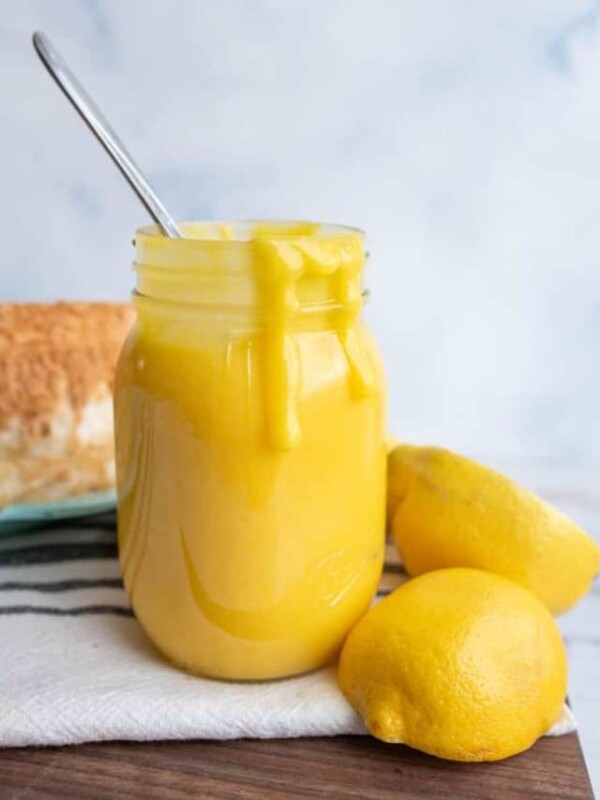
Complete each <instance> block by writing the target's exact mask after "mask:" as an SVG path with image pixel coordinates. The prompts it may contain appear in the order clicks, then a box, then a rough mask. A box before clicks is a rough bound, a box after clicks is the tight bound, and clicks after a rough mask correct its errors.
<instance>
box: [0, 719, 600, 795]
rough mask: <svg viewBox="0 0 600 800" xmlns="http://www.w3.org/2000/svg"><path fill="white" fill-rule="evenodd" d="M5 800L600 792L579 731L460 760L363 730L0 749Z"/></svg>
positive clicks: (0, 781) (0, 783)
mask: <svg viewBox="0 0 600 800" xmlns="http://www.w3.org/2000/svg"><path fill="white" fill-rule="evenodd" d="M0 797H1V798H2V800H42V798H49V799H50V800H52V799H55V800H58V799H59V798H60V800H69V799H71V800H72V799H73V798H76V799H77V800H79V799H80V798H81V799H82V800H117V799H118V798H127V800H137V799H138V798H140V800H142V799H143V800H146V799H147V798H160V799H161V800H184V798H185V800H189V798H194V800H197V799H198V798H221V799H222V800H254V799H255V798H256V800H258V799H259V798H260V800H267V798H274V799H275V800H277V799H278V798H281V800H283V798H286V800H294V799H295V798H321V799H323V798H324V799H327V800H328V798H335V799H336V800H337V798H340V799H341V800H343V799H344V798H354V799H357V798H361V800H363V799H365V798H373V800H384V798H386V799H387V798H394V799H395V800H398V799H399V798H400V799H402V800H404V798H409V799H412V798H415V799H416V798H419V799H420V800H450V798H452V800H538V799H539V798H554V800H557V799H558V798H562V799H563V800H593V793H592V790H591V787H590V784H589V780H588V777H587V772H586V769H585V765H584V762H583V758H582V755H581V749H580V747H579V741H578V739H577V736H576V735H575V734H571V735H568V736H563V737H561V738H558V739H551V738H547V739H541V740H540V741H539V742H538V743H537V744H536V746H535V747H533V748H532V749H531V750H529V751H528V752H527V753H523V754H522V755H520V756H516V757H514V758H510V759H507V760H506V761H502V762H498V763H495V764H456V763H452V762H448V761H440V760H438V759H435V758H430V757H429V756H425V755H423V754H421V753H418V752H416V751H414V750H410V749H408V748H406V747H398V746H393V745H385V744H382V743H381V742H378V741H376V740H375V739H371V738H368V737H363V736H341V737H335V738H331V739H291V740H271V741H257V740H252V741H251V740H242V741H231V742H150V743H144V744H137V743H122V742H112V743H106V744H104V743H103V744H86V745H78V746H73V747H63V748H48V749H40V748H27V749H18V750H3V751H0Z"/></svg>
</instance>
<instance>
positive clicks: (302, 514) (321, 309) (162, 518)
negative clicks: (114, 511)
mask: <svg viewBox="0 0 600 800" xmlns="http://www.w3.org/2000/svg"><path fill="white" fill-rule="evenodd" d="M182 227H183V230H184V233H185V238H184V239H179V240H174V239H167V238H165V237H163V236H161V235H160V234H159V233H158V231H157V230H156V229H154V228H145V229H142V230H140V231H138V233H137V235H136V262H135V269H136V272H137V291H136V292H135V294H134V302H135V305H136V307H137V310H138V320H137V323H136V325H135V327H134V329H133V330H132V332H131V334H130V336H129V339H128V341H127V342H126V344H125V347H124V350H123V352H122V355H121V358H120V361H119V365H118V370H117V380H116V388H115V419H116V436H117V483H118V495H119V507H118V516H119V551H120V559H121V567H122V571H123V576H124V581H125V586H126V588H127V591H128V593H129V597H130V600H131V603H132V606H133V608H134V610H135V613H136V616H137V618H138V620H139V621H140V623H141V624H142V626H143V627H144V629H145V630H146V632H147V634H148V635H149V637H150V638H151V639H152V641H153V642H154V644H155V645H156V646H157V647H158V649H159V650H160V651H162V652H163V653H164V654H165V655H166V656H167V657H168V658H169V659H170V660H172V661H173V662H175V663H176V664H178V665H180V666H182V667H183V668H185V669H188V670H190V671H193V672H196V673H199V674H203V675H206V676H212V677H216V678H223V679H232V680H255V679H267V678H276V677H282V676H286V675H292V674H296V673H302V672H306V671H308V670H311V669H314V668H317V667H319V666H321V665H323V664H325V663H327V662H329V661H331V660H332V659H334V658H335V657H336V655H337V653H338V652H339V649H340V647H341V645H342V643H343V641H344V638H345V636H346V634H347V632H348V630H349V629H350V628H351V627H352V625H353V624H354V623H355V622H356V620H357V619H358V618H359V617H360V616H361V615H362V614H363V613H364V611H365V610H366V609H367V607H368V606H369V603H370V601H371V599H372V597H373V594H374V592H375V590H376V586H377V582H378V579H379V576H380V573H381V568H382V561H383V545H384V525H385V523H384V511H385V472H386V443H385V381H384V376H383V371H382V367H381V363H380V359H379V355H378V352H377V349H376V346H375V344H374V342H373V340H372V338H371V336H370V335H369V333H368V331H367V330H366V328H365V326H364V324H363V322H362V321H361V319H360V310H361V305H362V295H363V292H362V267H363V263H364V242H363V236H362V234H361V233H360V232H359V231H356V230H354V229H351V228H344V227H340V226H319V225H316V224H312V223H268V224H264V223H235V224H234V223H232V224H219V223H195V224H194V223H190V224H187V225H186V224H184V225H183V226H182Z"/></svg>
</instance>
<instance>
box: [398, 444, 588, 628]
mask: <svg viewBox="0 0 600 800" xmlns="http://www.w3.org/2000/svg"><path fill="white" fill-rule="evenodd" d="M388 484H389V488H388V514H389V518H390V519H391V528H392V531H393V535H394V539H395V541H396V545H397V547H398V549H399V551H400V555H401V558H402V561H403V563H404V566H405V567H406V570H407V572H408V573H409V574H410V575H420V574H422V573H424V572H429V571H431V570H434V569H441V568H443V567H475V568H478V569H484V570H489V571H491V572H496V573H498V574H500V575H505V576H506V577H507V578H511V579H512V580H514V581H516V582H517V583H519V584H521V585H522V586H525V587H526V588H528V589H530V590H531V591H533V592H534V593H535V594H537V595H538V597H540V598H541V599H542V600H543V601H544V602H545V603H546V605H547V606H548V608H549V609H550V610H551V611H552V612H553V613H554V614H560V613H562V612H563V611H566V610H567V609H568V608H570V607H571V606H573V605H574V604H575V603H576V602H577V601H578V600H580V599H581V597H582V596H583V595H584V594H585V593H586V592H587V591H588V589H589V588H590V584H591V582H592V580H593V578H594V576H595V575H596V574H597V572H598V567H599V561H600V550H599V548H598V546H597V545H596V543H595V542H594V540H593V539H592V538H591V537H590V536H588V534H587V533H585V531H583V530H582V529H581V528H579V527H578V526H577V525H575V523H573V522H572V521H571V520H570V519H568V518H567V517H566V516H565V515H564V514H562V513H561V512H560V511H558V510H557V509H555V508H553V507H552V506H550V505H548V503H545V502H544V501H543V500H541V499H540V498H539V497H536V495H534V494H532V493H531V492H529V491H527V490H526V489H524V488H522V487H521V486H518V485H517V484H516V483H514V482H513V481H511V480H509V479H508V478H506V477H504V476H503V475H500V474H499V473H498V472H495V471H494V470H492V469H489V468H487V467H484V466H482V465H481V464H478V463H477V462H476V461H472V460H471V459H469V458H465V457H464V456H460V455H458V454H457V453H452V452H450V451H448V450H443V449H441V448H437V447H415V446H408V445H400V446H399V447H396V448H395V449H394V450H393V451H392V452H391V453H390V455H389V460H388Z"/></svg>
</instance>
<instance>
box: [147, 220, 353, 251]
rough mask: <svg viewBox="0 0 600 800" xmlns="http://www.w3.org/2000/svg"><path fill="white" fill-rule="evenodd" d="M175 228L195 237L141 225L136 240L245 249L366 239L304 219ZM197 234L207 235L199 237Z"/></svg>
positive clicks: (345, 229)
mask: <svg viewBox="0 0 600 800" xmlns="http://www.w3.org/2000/svg"><path fill="white" fill-rule="evenodd" d="M177 224H178V227H179V229H180V230H181V231H182V232H183V233H184V234H185V233H186V231H187V232H190V233H195V234H196V235H188V236H185V235H184V236H183V237H181V238H179V239H178V238H171V237H167V236H165V235H164V233H163V232H162V231H161V229H160V227H159V226H158V225H144V226H142V227H141V228H137V229H136V232H135V235H136V240H137V237H141V238H143V239H147V240H148V244H152V245H155V244H157V243H158V242H161V241H162V242H164V243H168V246H169V247H174V248H189V247H190V246H199V245H202V246H205V245H208V246H223V245H227V246H242V247H248V246H250V245H251V244H252V242H253V241H254V240H256V239H259V238H260V239H262V238H269V237H273V238H277V239H285V240H286V241H290V242H294V241H301V240H305V239H307V238H309V239H313V240H317V241H323V240H332V239H345V238H347V237H352V238H355V237H358V238H360V239H364V238H365V232H364V231H363V230H362V229H361V228H358V227H355V226H352V225H343V224H339V223H330V222H315V221H313V220H304V219H269V218H258V219H250V218H248V219H239V220H238V219H236V220H227V219H223V220H184V221H182V222H178V223H177ZM200 233H205V234H206V235H198V234H200ZM231 234H234V235H233V236H231ZM136 243H137V241H136Z"/></svg>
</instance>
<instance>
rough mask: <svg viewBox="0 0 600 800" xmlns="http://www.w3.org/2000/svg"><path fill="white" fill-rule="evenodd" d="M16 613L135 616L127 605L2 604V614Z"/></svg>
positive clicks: (70, 615)
mask: <svg viewBox="0 0 600 800" xmlns="http://www.w3.org/2000/svg"><path fill="white" fill-rule="evenodd" d="M16 614H44V615H47V616H52V617H84V616H87V615H91V614H115V615H116V616H118V617H133V611H132V610H131V609H130V608H126V607H125V606H79V607H77V608H54V607H53V606H0V616H12V615H16Z"/></svg>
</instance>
